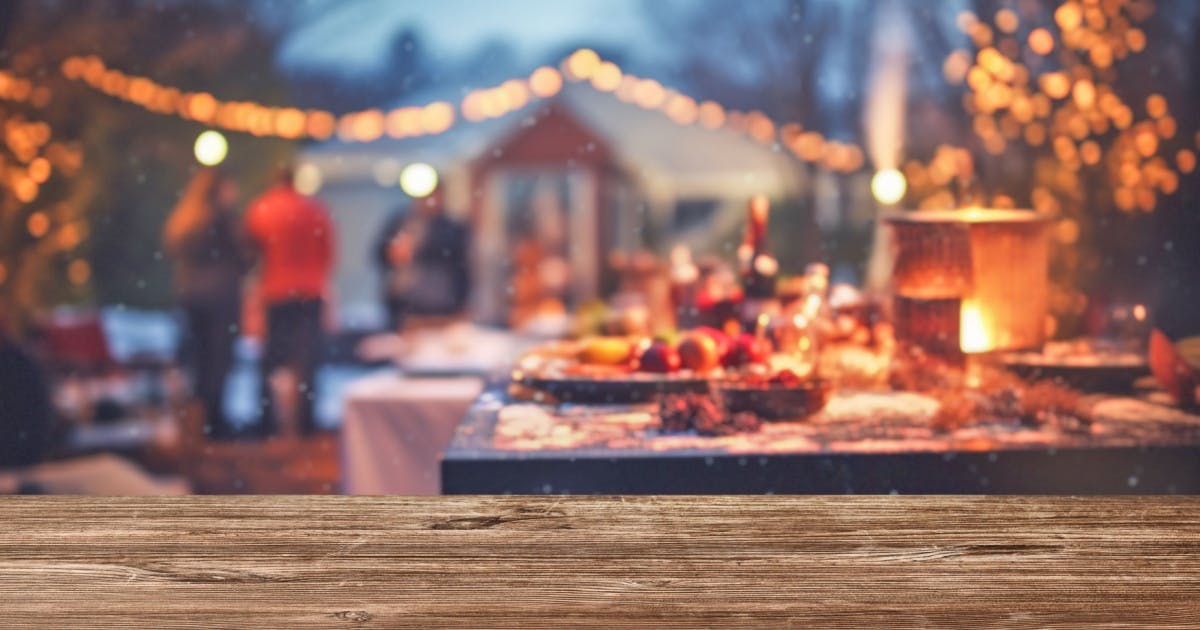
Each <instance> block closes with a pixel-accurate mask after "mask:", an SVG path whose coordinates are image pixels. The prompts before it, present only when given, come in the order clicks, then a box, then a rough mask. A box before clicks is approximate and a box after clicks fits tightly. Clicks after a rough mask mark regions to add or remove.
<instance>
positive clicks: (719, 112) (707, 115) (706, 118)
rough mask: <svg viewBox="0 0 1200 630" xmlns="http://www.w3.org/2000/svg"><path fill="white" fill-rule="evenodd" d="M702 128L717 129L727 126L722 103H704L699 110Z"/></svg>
mask: <svg viewBox="0 0 1200 630" xmlns="http://www.w3.org/2000/svg"><path fill="white" fill-rule="evenodd" d="M697 113H698V116H699V118H700V126H702V127H704V128H705V129H716V128H718V127H720V126H721V125H723V124H725V108H724V107H721V104H720V103H715V102H713V101H704V102H703V103H700V107H699V110H698V112H697Z"/></svg>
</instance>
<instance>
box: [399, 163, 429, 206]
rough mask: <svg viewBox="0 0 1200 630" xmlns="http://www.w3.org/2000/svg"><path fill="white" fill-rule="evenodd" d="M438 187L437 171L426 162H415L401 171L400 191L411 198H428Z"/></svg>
mask: <svg viewBox="0 0 1200 630" xmlns="http://www.w3.org/2000/svg"><path fill="white" fill-rule="evenodd" d="M437 186H438V173H437V169H435V168H433V167H432V166H430V165H428V164H425V163H424V162H414V163H412V164H409V165H408V166H405V167H404V170H402V171H400V190H403V191H404V194H406V195H408V196H409V197H415V198H417V199H420V198H422V197H427V196H429V194H430V193H432V192H433V191H434V190H435V189H436V188H437Z"/></svg>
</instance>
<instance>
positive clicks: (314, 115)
mask: <svg viewBox="0 0 1200 630" xmlns="http://www.w3.org/2000/svg"><path fill="white" fill-rule="evenodd" d="M336 126H337V121H335V120H334V118H333V114H330V113H329V112H321V111H312V112H309V113H308V115H307V117H306V119H305V121H304V131H305V132H306V133H307V134H308V135H309V136H311V137H313V138H316V139H318V140H324V139H326V138H328V137H329V136H332V135H333V131H334V128H335V127H336Z"/></svg>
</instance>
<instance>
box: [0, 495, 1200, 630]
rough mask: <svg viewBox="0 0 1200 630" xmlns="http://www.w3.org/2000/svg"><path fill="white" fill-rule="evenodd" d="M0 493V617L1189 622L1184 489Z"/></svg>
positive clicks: (105, 622)
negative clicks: (1006, 493)
mask: <svg viewBox="0 0 1200 630" xmlns="http://www.w3.org/2000/svg"><path fill="white" fill-rule="evenodd" d="M0 503H2V505H0V514H2V515H3V516H0V524H2V526H0V626H2V627H5V628H9V627H50V628H57V627H86V628H98V627H148V628H212V627H236V628H295V627H358V626H362V627H422V628H424V627H431V626H455V627H470V628H484V627H513V626H522V627H544V628H565V627H578V626H606V627H647V626H670V627H681V628H682V627H687V628H695V627H709V626H715V625H732V626H738V627H743V626H750V625H760V626H769V627H787V626H804V627H812V626H815V627H836V628H861V627H868V626H871V627H881V626H882V627H893V628H894V627H909V626H929V625H956V626H967V627H1039V628H1046V627H1064V626H1074V625H1077V624H1083V623H1093V624H1107V625H1110V626H1114V627H1129V628H1149V627H1178V628H1185V627H1187V628H1195V627H1197V625H1198V624H1200V498H1196V497H1121V498H1118V497H1100V498H1086V499H1081V498H1073V497H1058V498H1049V497H959V498H945V497H888V496H877V497H778V496H777V497H690V498H689V497H638V498H621V497H562V498H558V497H541V498H528V497H486V498H482V497H443V498H404V497H394V498H371V497H259V498H255V497H183V498H158V499H153V498H115V499H114V498H104V499H101V498H37V497H9V498H4V499H0Z"/></svg>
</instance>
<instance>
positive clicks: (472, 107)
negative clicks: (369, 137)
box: [388, 90, 487, 138]
mask: <svg viewBox="0 0 1200 630" xmlns="http://www.w3.org/2000/svg"><path fill="white" fill-rule="evenodd" d="M392 113H393V114H395V115H396V116H397V118H396V120H397V123H396V127H395V128H396V129H400V126H399V125H400V123H399V116H400V114H401V111H400V110H396V111H395V112H392ZM462 115H463V118H465V119H467V120H469V121H471V122H479V121H481V120H483V119H484V118H487V115H486V114H485V113H484V111H483V92H481V91H479V90H474V91H471V92H468V93H467V95H466V96H464V97H463V100H462ZM388 129H389V132H388V133H389V134H390V135H392V137H395V138H399V137H403V136H404V135H405V134H404V133H403V132H401V131H397V132H396V133H392V132H391V131H390V130H391V129H392V127H391V126H389V127H388Z"/></svg>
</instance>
